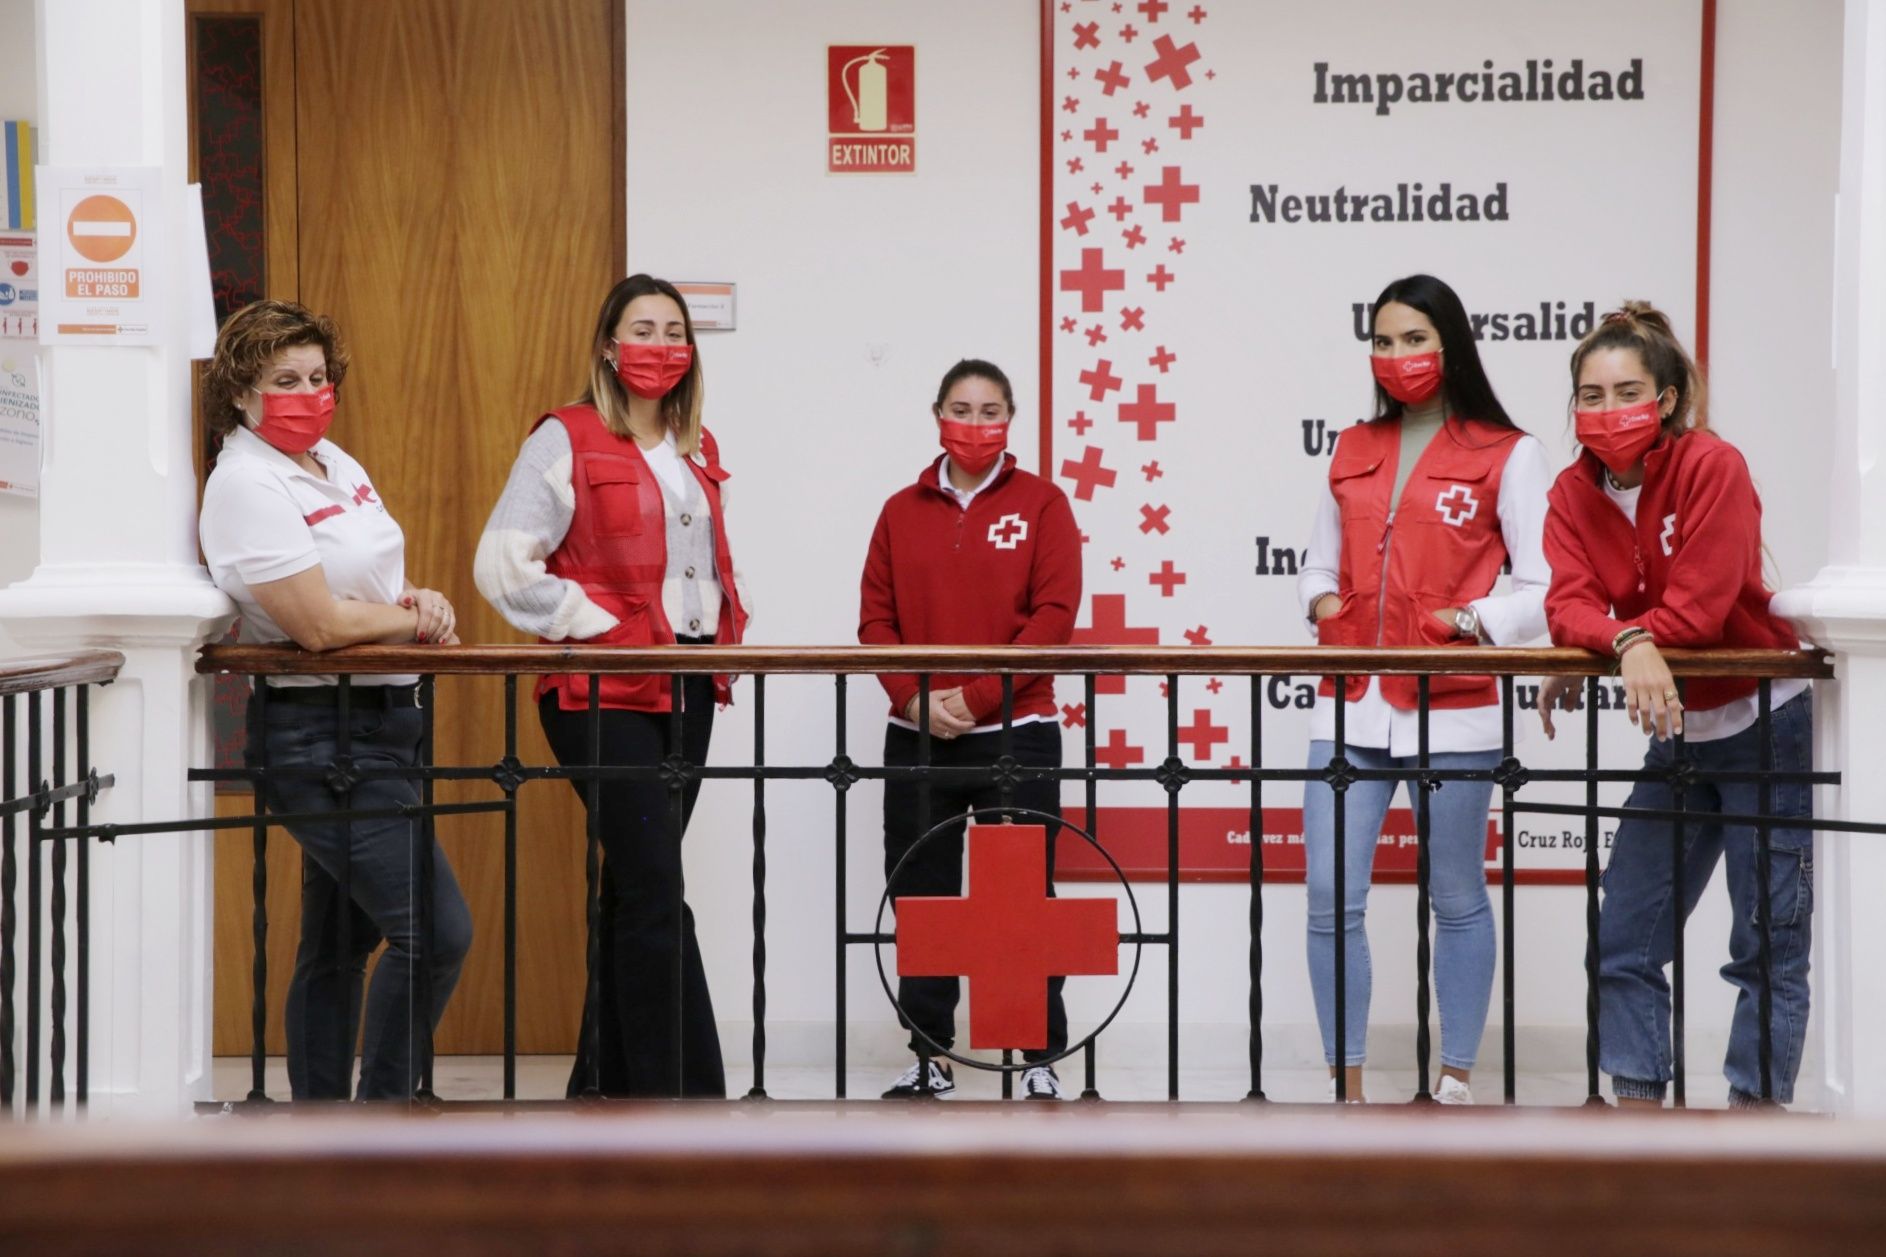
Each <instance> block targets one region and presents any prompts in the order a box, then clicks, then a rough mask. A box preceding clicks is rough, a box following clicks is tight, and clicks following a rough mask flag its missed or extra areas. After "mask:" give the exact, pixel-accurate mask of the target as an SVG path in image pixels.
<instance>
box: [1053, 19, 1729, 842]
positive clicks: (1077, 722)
mask: <svg viewBox="0 0 1886 1257" xmlns="http://www.w3.org/2000/svg"><path fill="white" fill-rule="evenodd" d="M1052 7H1053V10H1054V14H1053V20H1052V27H1051V34H1050V37H1051V39H1052V48H1051V53H1052V56H1051V70H1050V73H1051V74H1052V76H1053V78H1052V88H1051V90H1052V94H1053V98H1054V101H1055V114H1054V120H1053V123H1052V129H1051V132H1050V134H1049V135H1048V137H1047V150H1046V152H1044V154H1043V156H1044V160H1045V162H1046V163H1047V167H1048V169H1047V172H1046V173H1048V174H1049V175H1051V177H1052V181H1053V199H1052V223H1053V226H1052V232H1051V240H1050V244H1049V246H1048V247H1049V249H1050V250H1051V256H1050V257H1049V258H1048V259H1046V260H1047V261H1048V262H1049V271H1050V275H1051V278H1050V283H1049V291H1048V292H1047V293H1046V294H1045V297H1046V299H1047V300H1046V308H1045V311H1044V313H1045V316H1046V322H1045V325H1044V327H1043V329H1042V336H1043V339H1044V343H1046V345H1047V346H1048V348H1049V352H1050V354H1051V358H1052V362H1051V370H1050V373H1049V375H1050V381H1051V389H1052V407H1051V411H1050V413H1049V415H1048V416H1047V418H1048V419H1049V421H1050V430H1049V432H1048V433H1047V434H1046V438H1045V439H1044V441H1043V444H1042V458H1043V467H1044V471H1045V473H1046V474H1048V475H1051V476H1052V477H1053V478H1054V480H1055V482H1056V483H1058V484H1059V485H1061V486H1062V487H1063V488H1064V489H1065V490H1066V491H1067V492H1068V495H1069V497H1070V498H1071V499H1073V504H1074V510H1075V514H1076V517H1077V518H1078V520H1079V523H1080V526H1081V530H1082V533H1083V534H1084V540H1085V541H1086V543H1087V544H1086V562H1085V565H1084V567H1085V572H1086V602H1085V604H1084V605H1083V607H1082V609H1081V615H1080V618H1079V621H1078V624H1079V629H1078V634H1077V637H1076V641H1077V642H1079V643H1087V644H1109V643H1121V644H1126V643H1142V644H1154V643H1157V644H1161V645H1171V646H1185V645H1198V646H1204V645H1208V644H1217V645H1286V646H1291V647H1297V646H1302V645H1305V644H1307V643H1308V641H1309V634H1308V630H1307V628H1306V626H1305V622H1304V619H1303V614H1302V610H1301V608H1300V607H1299V606H1298V603H1297V596H1296V588H1295V586H1296V577H1297V575H1298V573H1299V570H1300V568H1301V566H1302V564H1303V562H1304V557H1305V556H1304V550H1305V546H1306V543H1307V542H1308V540H1309V535H1310V529H1311V522H1312V519H1313V516H1314V512H1315V509H1316V503H1317V500H1318V498H1319V496H1320V495H1321V494H1322V492H1323V486H1324V484H1325V483H1326V481H1327V476H1328V468H1329V457H1330V454H1331V453H1332V451H1333V450H1334V448H1335V444H1336V438H1337V436H1338V434H1339V433H1340V432H1341V431H1342V429H1343V428H1345V427H1347V426H1348V425H1349V424H1351V423H1353V422H1355V421H1356V420H1358V419H1361V418H1364V417H1366V416H1368V415H1369V414H1371V413H1372V408H1373V385H1372V379H1371V376H1370V371H1369V363H1368V355H1369V343H1368V336H1369V333H1370V329H1371V317H1372V314H1371V309H1370V303H1371V302H1372V301H1373V300H1374V298H1375V295H1376V294H1377V293H1378V292H1379V291H1380V290H1381V289H1382V288H1383V286H1384V285H1385V284H1387V283H1388V282H1389V281H1390V280H1393V279H1396V278H1399V277H1401V276H1405V275H1409V274H1412V273H1416V272H1427V273H1431V274H1434V275H1437V276H1439V277H1440V278H1442V279H1444V280H1446V281H1447V282H1448V283H1449V284H1450V285H1452V286H1453V287H1454V289H1455V290H1456V291H1457V292H1458V293H1459V294H1460V295H1461V297H1462V299H1463V301H1464V302H1465V304H1466V306H1467V309H1468V311H1469V314H1470V316H1471V319H1472V323H1473V327H1474V330H1475V334H1476V336H1477V338H1478V342H1479V350H1480V354H1481V357H1482V360H1483V361H1484V363H1485V365H1486V368H1487V371H1488V373H1489V375H1490V376H1491V378H1492V381H1493V384H1494V386H1495V388H1496V390H1497V392H1498V394H1499V396H1500V398H1501V400H1502V402H1503V403H1504V405H1505V407H1506V409H1507V410H1508V412H1509V413H1510V414H1511V415H1512V416H1513V418H1514V419H1515V420H1516V421H1517V422H1518V423H1519V424H1520V426H1522V427H1524V428H1525V429H1527V430H1528V431H1529V432H1531V433H1532V434H1533V435H1535V436H1537V437H1539V438H1540V439H1541V440H1542V441H1543V442H1544V443H1545V445H1546V448H1547V450H1548V453H1549V456H1550V458H1551V460H1552V461H1553V464H1554V469H1555V470H1556V468H1557V467H1561V466H1563V465H1564V464H1565V463H1566V462H1568V461H1569V459H1570V457H1571V452H1572V443H1571V434H1570V432H1569V431H1568V424H1567V408H1566V403H1567V398H1568V395H1569V391H1570V389H1569V381H1568V377H1567V374H1566V362H1567V357H1568V355H1569V353H1570V350H1571V348H1572V346H1573V345H1574V344H1575V343H1576V342H1577V340H1578V338H1579V337H1580V336H1582V335H1583V334H1584V333H1585V332H1586V331H1587V330H1589V329H1590V328H1591V327H1592V326H1593V324H1594V322H1595V320H1596V319H1597V318H1598V317H1599V316H1600V315H1601V314H1602V313H1603V312H1605V311H1606V310H1609V309H1612V308H1614V307H1616V306H1617V305H1618V304H1619V303H1620V302H1621V301H1622V300H1624V299H1625V298H1646V299H1649V300H1651V301H1653V302H1655V303H1656V304H1657V305H1658V306H1660V307H1661V308H1662V309H1664V310H1665V311H1667V312H1668V313H1669V314H1670V315H1671V317H1672V318H1673V320H1674V321H1675V323H1676V326H1677V328H1678V330H1679V333H1680V334H1682V335H1684V336H1685V337H1686V338H1687V337H1688V334H1689V329H1691V328H1693V327H1694V326H1695V293H1696V271H1695V259H1696V234H1695V231H1696V184H1697V134H1698V111H1699V100H1700V79H1699V73H1700V70H1699V65H1700V56H1699V52H1700V44H1699V41H1700V32H1701V11H1700V4H1699V3H1696V2H1694V0H1692V2H1688V3H1671V4H1666V5H1656V6H1648V7H1646V6H1643V5H1638V4H1632V3H1627V2H1625V0H1593V2H1592V3H1591V4H1587V5H1581V6H1578V7H1576V8H1565V7H1553V6H1547V5H1526V6H1515V5H1511V4H1507V3H1499V2H1496V0H1440V2H1439V3H1437V4H1434V5H1429V6H1426V7H1424V8H1423V9H1422V10H1421V13H1420V17H1419V20H1385V18H1384V14H1383V10H1382V9H1381V7H1380V6H1379V5H1377V4H1373V3H1366V2H1364V0H1335V2H1332V3H1326V4H1318V5H1302V4H1292V3H1286V2H1285V0H1247V2H1244V3H1237V4H1230V3H1217V4H1212V3H1205V4H1190V3H1184V2H1181V0H1173V2H1172V3H1170V4H1168V3H1165V2H1163V0H1148V3H1144V4H1128V5H1126V6H1124V8H1116V7H1115V6H1114V5H1113V4H1111V3H1109V2H1106V0H1069V3H1066V4H1057V5H1055V6H1052ZM1621 189H1629V190H1630V191H1628V192H1620V190H1621ZM1317 680H1318V678H1316V677H1310V676H1295V677H1275V678H1268V679H1266V680H1264V681H1263V682H1261V683H1260V684H1259V685H1258V687H1257V691H1256V693H1255V695H1254V694H1253V691H1252V688H1251V685H1250V683H1249V682H1248V681H1246V680H1245V679H1243V678H1234V677H1203V676H1201V677H1181V678H1180V679H1179V694H1178V704H1177V705H1178V712H1179V720H1178V725H1179V728H1178V743H1177V755H1178V757H1179V758H1180V760H1181V761H1182V762H1184V763H1185V764H1187V765H1189V766H1193V767H1212V768H1221V769H1222V768H1237V767H1241V766H1249V765H1250V764H1251V763H1252V757H1253V753H1254V745H1253V738H1252V732H1253V713H1254V711H1255V712H1256V713H1257V715H1258V716H1259V717H1260V718H1261V720H1262V740H1261V746H1259V747H1257V748H1255V749H1256V750H1258V751H1261V754H1262V756H1263V761H1264V765H1265V766H1266V767H1301V766H1302V765H1303V764H1304V763H1305V761H1306V759H1307V756H1308V749H1309V748H1308V741H1309V720H1310V708H1311V705H1312V703H1313V701H1314V690H1315V682H1316V681H1317ZM1535 681H1536V679H1532V678H1528V679H1526V680H1524V681H1522V682H1521V683H1520V684H1519V685H1518V686H1517V689H1516V693H1517V695H1518V698H1519V701H1520V706H1521V710H1520V711H1519V712H1518V713H1517V714H1518V720H1517V725H1518V726H1519V729H1518V732H1519V737H1520V739H1521V746H1520V748H1519V752H1518V753H1519V755H1520V757H1521V758H1522V759H1523V760H1524V761H1525V762H1526V763H1527V764H1528V765H1530V766H1543V767H1582V766H1583V750H1584V748H1583V738H1582V736H1581V735H1582V732H1583V721H1582V718H1575V719H1574V720H1573V721H1572V722H1571V723H1572V724H1573V725H1574V733H1573V736H1571V737H1567V736H1564V734H1563V732H1562V733H1561V736H1560V737H1559V739H1558V740H1557V742H1556V743H1551V744H1548V743H1547V742H1546V740H1545V739H1544V737H1543V736H1542V735H1541V734H1540V733H1539V725H1538V718H1537V715H1536V713H1535V712H1534V711H1533V710H1532V709H1531V708H1530V706H1529V705H1528V704H1529V702H1530V700H1531V699H1532V698H1533V696H1534V695H1535V694H1536V686H1535ZM1162 688H1163V687H1162V686H1161V683H1160V682H1159V681H1158V680H1157V679H1156V678H1147V679H1136V680H1131V681H1120V680H1117V679H1116V680H1115V681H1114V682H1113V683H1112V684H1111V685H1108V684H1107V683H1105V682H1103V683H1102V684H1101V686H1100V693H1099V694H1098V695H1097V698H1096V703H1095V707H1094V709H1093V710H1089V709H1088V708H1087V707H1086V706H1085V705H1084V704H1083V703H1081V702H1080V701H1078V700H1079V698H1080V695H1079V693H1078V690H1076V691H1074V692H1073V695H1072V698H1069V697H1067V696H1064V700H1063V701H1064V703H1065V706H1064V707H1063V710H1062V716H1063V720H1062V723H1063V725H1064V728H1065V732H1066V735H1067V737H1068V746H1067V753H1068V756H1069V762H1079V760H1078V757H1079V756H1081V755H1082V754H1084V738H1085V735H1086V732H1087V726H1089V725H1091V726H1092V727H1093V731H1094V737H1095V744H1096V747H1097V759H1098V761H1099V762H1101V763H1103V764H1108V765H1114V766H1120V767H1142V768H1156V767H1157V766H1158V765H1159V764H1160V763H1161V762H1162V761H1164V760H1165V758H1166V756H1167V754H1168V746H1167V739H1166V736H1165V730H1166V728H1167V707H1166V701H1167V696H1166V695H1165V694H1164V693H1163V692H1162ZM1617 693H1619V692H1617V691H1615V690H1614V687H1613V686H1611V685H1610V684H1609V683H1607V685H1606V686H1605V687H1604V691H1603V694H1604V697H1605V699H1606V701H1607V704H1608V703H1609V702H1610V701H1611V700H1612V699H1613V698H1614V697H1615V696H1616V694H1617ZM1619 705H1620V706H1621V701H1620V704H1619ZM1601 726H1602V731H1603V732H1602V739H1601V746H1602V757H1603V762H1604V764H1605V766H1606V767H1614V768H1615V767H1630V766H1635V765H1636V764H1637V763H1639V762H1641V760H1642V757H1643V752H1644V738H1643V735H1642V734H1635V735H1633V734H1632V733H1631V732H1630V731H1629V730H1628V729H1627V727H1626V725H1625V721H1624V717H1623V715H1622V712H1621V711H1620V712H1618V713H1611V712H1608V711H1607V712H1605V713H1603V718H1602V721H1601ZM1554 789H1555V787H1553V786H1550V785H1546V786H1541V785H1533V786H1530V787H1528V788H1527V790H1526V797H1528V798H1531V799H1537V800H1541V801H1548V800H1549V801H1553V802H1582V800H1583V792H1582V787H1577V788H1567V790H1566V792H1564V793H1562V794H1555V793H1553V791H1554ZM1604 798H1605V801H1606V802H1607V803H1610V804H1616V803H1618V802H1621V799H1622V792H1621V788H1610V787H1607V790H1606V793H1605V796H1604ZM1078 799H1079V792H1078V791H1075V790H1073V789H1071V788H1070V792H1069V796H1068V800H1067V802H1068V803H1070V804H1072V803H1075V802H1077V801H1078ZM1405 799H1406V796H1405V795H1400V796H1398V799H1397V803H1398V804H1405ZM1301 801H1302V788H1301V786H1299V785H1297V784H1295V783H1267V784H1266V786H1265V790H1264V796H1263V802H1264V812H1263V816H1262V817H1261V818H1260V823H1259V824H1258V825H1257V826H1253V824H1252V822H1251V817H1250V812H1249V804H1250V787H1249V786H1248V785H1245V784H1238V783H1225V782H1195V783H1192V784H1188V785H1187V786H1186V787H1185V788H1184V791H1183V795H1182V803H1183V805H1184V806H1183V808H1182V815H1181V824H1180V846H1181V865H1182V869H1183V870H1184V871H1185V872H1186V874H1187V875H1189V876H1197V877H1212V876H1223V877H1227V878H1241V877H1243V876H1244V871H1245V869H1246V867H1247V866H1248V862H1249V859H1250V853H1251V844H1252V843H1253V842H1262V843H1263V844H1264V845H1265V847H1266V856H1267V864H1268V865H1269V867H1270V868H1271V869H1272V870H1273V871H1281V872H1282V875H1283V876H1284V877H1285V878H1286V879H1287V878H1289V877H1290V876H1291V875H1292V873H1294V875H1295V876H1297V877H1300V876H1301V870H1302V867H1303V861H1302V846H1301V841H1302V839H1301V833H1300V830H1301V822H1300V817H1299V814H1298V810H1297V809H1298V808H1299V807H1300V806H1301ZM1495 804H1496V806H1497V804H1498V796H1497V795H1496V797H1495ZM1165 816H1166V794H1165V791H1164V789H1163V788H1162V787H1161V786H1160V785H1159V784H1158V783H1157V782H1152V781H1148V782H1144V783H1141V782H1132V783H1120V784H1112V783H1109V784H1106V785H1103V786H1102V787H1101V793H1100V808H1099V815H1098V816H1097V817H1096V818H1095V820H1096V834H1097V836H1098V837H1099V838H1100V840H1101V841H1102V842H1103V843H1105V844H1106V845H1107V846H1108V848H1109V849H1110V850H1112V851H1113V852H1114V854H1115V855H1116V856H1117V857H1119V858H1120V860H1121V862H1122V864H1124V865H1127V866H1129V867H1130V868H1133V869H1136V870H1140V871H1142V872H1147V873H1150V874H1153V875H1158V876H1163V870H1164V868H1165V849H1166V841H1167V826H1166V824H1165ZM1554 819H1557V818H1554ZM1568 826H1569V827H1570V828H1568ZM1609 828H1610V823H1609V822H1607V823H1606V824H1605V826H1604V829H1606V830H1608V829H1609ZM1254 830H1256V831H1257V832H1254ZM1518 830H1519V832H1518V833H1517V834H1516V842H1515V850H1516V853H1517V864H1518V867H1519V868H1520V869H1521V870H1522V871H1528V870H1530V871H1533V872H1535V873H1537V874H1540V875H1543V876H1545V877H1547V878H1548V879H1549V878H1551V877H1553V876H1562V875H1567V874H1570V873H1572V871H1574V870H1576V869H1578V868H1581V867H1582V865H1583V851H1582V839H1583V828H1582V823H1581V822H1572V821H1566V822H1564V823H1560V824H1547V823H1545V818H1540V817H1530V818H1522V820H1521V822H1520V824H1519V826H1518ZM1573 830H1576V831H1577V832H1576V833H1574V832H1572V831H1573ZM1410 832H1412V820H1411V818H1409V817H1408V816H1407V814H1406V813H1405V812H1404V813H1402V814H1401V815H1400V816H1391V818H1390V823H1389V834H1388V836H1387V838H1386V839H1385V841H1384V844H1383V845H1382V846H1381V847H1380V848H1378V857H1379V864H1380V866H1381V867H1383V868H1384V869H1386V870H1393V869H1395V868H1396V867H1397V866H1400V867H1401V868H1402V869H1404V870H1411V869H1412V868H1413V855H1414V852H1413V848H1412V844H1411V843H1409V842H1406V841H1404V840H1403V839H1404V836H1405V835H1406V834H1407V833H1410ZM1600 840H1601V841H1602V840H1603V835H1602V834H1601V837H1600ZM1061 850H1062V853H1063V855H1062V857H1061V860H1062V868H1063V869H1071V870H1075V871H1078V869H1079V868H1080V866H1081V863H1082V861H1084V860H1085V861H1088V862H1090V863H1091V862H1093V860H1092V856H1091V849H1090V848H1087V846H1086V844H1084V843H1063V844H1062V846H1061ZM1095 871H1098V872H1101V873H1105V875H1106V876H1111V874H1110V872H1106V870H1105V869H1104V865H1101V866H1099V867H1098V869H1097V870H1095Z"/></svg>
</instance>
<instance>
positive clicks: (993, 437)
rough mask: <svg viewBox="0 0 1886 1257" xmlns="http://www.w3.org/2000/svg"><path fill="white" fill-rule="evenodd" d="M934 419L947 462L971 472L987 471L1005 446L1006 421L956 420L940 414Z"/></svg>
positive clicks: (1006, 437)
mask: <svg viewBox="0 0 1886 1257" xmlns="http://www.w3.org/2000/svg"><path fill="white" fill-rule="evenodd" d="M936 422H937V426H938V428H939V429H941V433H940V435H941V439H942V442H943V448H944V449H945V450H947V451H948V452H949V456H950V462H952V463H954V464H955V465H956V466H958V467H961V468H962V469H963V470H964V471H966V472H968V473H969V474H970V475H972V476H981V475H986V474H988V471H989V468H991V467H993V466H995V460H996V459H998V458H1000V457H1002V451H1003V450H1006V449H1007V448H1008V424H1007V423H959V422H957V421H956V420H954V419H942V418H939V419H938V420H937V421H936Z"/></svg>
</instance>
